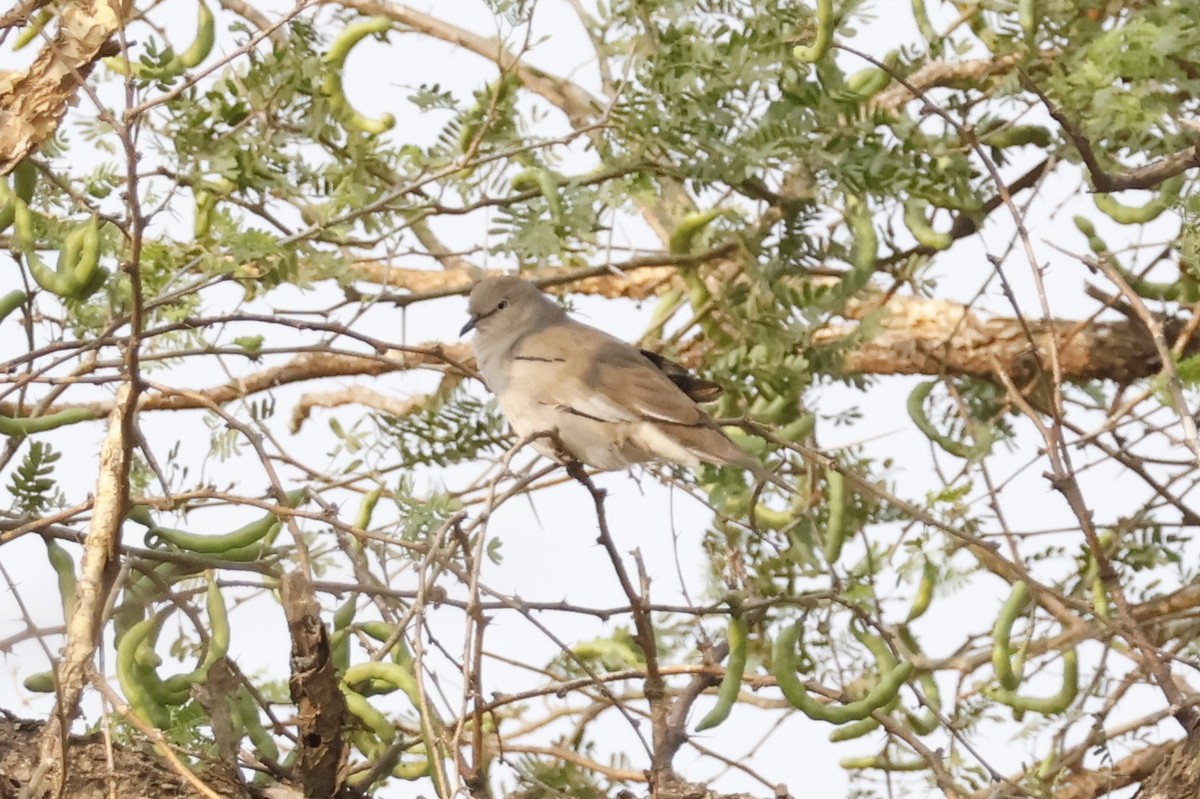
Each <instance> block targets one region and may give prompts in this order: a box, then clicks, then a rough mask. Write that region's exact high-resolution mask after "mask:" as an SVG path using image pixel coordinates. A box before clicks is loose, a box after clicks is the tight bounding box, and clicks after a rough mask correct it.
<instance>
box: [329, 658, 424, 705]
mask: <svg viewBox="0 0 1200 799" xmlns="http://www.w3.org/2000/svg"><path fill="white" fill-rule="evenodd" d="M368 680H380V681H382V682H385V683H388V684H389V685H393V686H395V687H396V688H398V689H400V690H401V691H403V692H404V694H405V696H407V697H408V699H409V701H410V702H412V704H413V707H416V708H420V706H421V694H420V690H419V688H418V686H417V678H416V676H415V675H413V673H412V672H411V671H410V670H409V668H408V664H400V663H381V662H377V661H367V662H366V663H356V664H355V665H353V666H351V667H350V668H348V669H346V673H345V674H343V675H342V682H343V683H345V684H346V685H354V684H356V683H361V682H367V681H368Z"/></svg>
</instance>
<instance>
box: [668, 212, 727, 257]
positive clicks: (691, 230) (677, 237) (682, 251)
mask: <svg viewBox="0 0 1200 799" xmlns="http://www.w3.org/2000/svg"><path fill="white" fill-rule="evenodd" d="M724 213H725V211H724V210H722V209H720V208H709V209H708V210H707V211H693V212H692V213H688V214H684V215H683V219H681V220H680V221H679V224H678V225H676V226H675V229H674V230H672V231H671V236H670V238H669V239H668V240H667V248H668V249H669V250H670V252H671V254H672V255H687V254H688V253H690V252H691V251H692V246H693V245H694V244H695V242H696V239H697V237H699V235H700V234H701V233H703V232H704V229H705V228H707V227H708V226H709V225H710V224H711V223H712V221H713V220H714V219H717V218H718V217H720V216H721V215H722V214H724Z"/></svg>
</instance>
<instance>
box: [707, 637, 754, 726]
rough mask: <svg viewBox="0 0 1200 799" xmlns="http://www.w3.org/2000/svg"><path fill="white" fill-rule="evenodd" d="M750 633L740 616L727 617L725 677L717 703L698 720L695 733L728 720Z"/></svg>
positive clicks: (739, 682)
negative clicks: (727, 646)
mask: <svg viewBox="0 0 1200 799" xmlns="http://www.w3.org/2000/svg"><path fill="white" fill-rule="evenodd" d="M749 635H750V631H749V628H748V627H747V626H746V621H745V619H743V618H742V617H741V616H738V615H733V614H731V615H730V617H729V632H728V633H727V634H726V640H727V641H728V643H729V660H728V662H727V663H726V665H725V676H724V677H723V678H722V679H721V687H720V688H719V689H717V703H716V704H715V705H713V707H712V710H710V711H708V713H707V714H706V715H705V716H704V718H702V719H700V722H699V723H698V724H697V725H696V732H702V731H704V730H709V729H712V728H713V727H716V726H717V725H718V724H720V723H721V722H723V721H724V720H725V719H727V718H729V712H730V711H731V710H732V709H733V705H734V703H736V702H737V698H738V691H740V690H741V687H742V675H743V674H745V672H746V650H747V648H748V646H747V641H748V639H749Z"/></svg>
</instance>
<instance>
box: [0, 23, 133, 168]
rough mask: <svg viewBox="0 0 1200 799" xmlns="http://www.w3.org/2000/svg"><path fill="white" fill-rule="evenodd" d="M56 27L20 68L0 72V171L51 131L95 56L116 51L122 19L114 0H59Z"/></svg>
mask: <svg viewBox="0 0 1200 799" xmlns="http://www.w3.org/2000/svg"><path fill="white" fill-rule="evenodd" d="M60 7H61V9H62V11H61V12H60V13H59V16H58V30H57V32H56V33H55V35H54V38H53V40H51V41H50V42H47V43H46V45H45V46H43V47H42V49H41V51H40V52H39V53H38V55H37V58H36V59H35V60H34V62H33V64H31V65H30V67H29V69H28V70H26V71H25V72H6V73H0V175H3V174H8V172H10V171H11V170H12V168H13V167H15V166H16V165H17V164H18V163H20V162H21V161H22V160H23V159H24V158H25V157H26V156H28V155H29V154H30V153H32V152H34V151H36V150H37V149H38V148H40V147H41V146H42V144H44V143H45V142H46V141H48V140H49V139H50V137H51V136H53V135H54V131H55V130H57V129H58V123H59V122H60V121H61V120H62V117H63V114H65V113H66V110H67V106H68V105H69V104H71V103H72V102H74V100H75V96H76V92H78V91H79V87H80V86H82V85H83V82H84V81H85V80H86V79H87V76H88V74H89V73H90V72H91V70H92V66H93V65H94V64H95V63H96V61H97V60H98V59H99V58H101V57H102V56H105V55H113V54H114V53H115V52H116V51H115V49H114V48H111V47H109V46H108V41H109V39H110V38H111V37H112V36H113V34H115V33H116V32H117V31H118V30H120V28H121V25H122V14H121V4H120V3H119V2H117V1H116V0H80V1H79V2H72V3H63V4H62V5H61V6H60Z"/></svg>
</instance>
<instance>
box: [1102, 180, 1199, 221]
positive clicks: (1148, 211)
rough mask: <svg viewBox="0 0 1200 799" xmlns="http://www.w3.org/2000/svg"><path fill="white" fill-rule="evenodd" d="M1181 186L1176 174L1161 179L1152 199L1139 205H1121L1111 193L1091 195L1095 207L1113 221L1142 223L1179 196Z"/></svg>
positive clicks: (1164, 209)
mask: <svg viewBox="0 0 1200 799" xmlns="http://www.w3.org/2000/svg"><path fill="white" fill-rule="evenodd" d="M1181 188H1183V176H1182V175H1178V176H1176V177H1173V178H1170V179H1169V180H1165V181H1163V184H1162V186H1161V187H1160V188H1159V191H1158V194H1157V195H1156V196H1155V197H1154V199H1153V200H1151V201H1150V202H1148V203H1146V204H1145V205H1141V206H1133V205H1123V204H1121V203H1119V202H1117V199H1116V198H1115V197H1113V195H1111V194H1101V193H1096V194H1093V195H1092V202H1094V203H1095V204H1096V208H1097V209H1098V210H1099V211H1101V212H1102V213H1104V214H1105V215H1107V216H1108V217H1110V218H1111V219H1112V220H1113V221H1114V222H1119V223H1121V224H1122V225H1143V224H1145V223H1147V222H1152V221H1154V220H1155V219H1157V218H1158V217H1159V216H1161V215H1162V213H1163V211H1166V210H1167V209H1168V208H1170V207H1171V205H1172V204H1173V203H1174V202H1175V200H1176V199H1178V197H1179V190H1180V189H1181Z"/></svg>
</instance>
